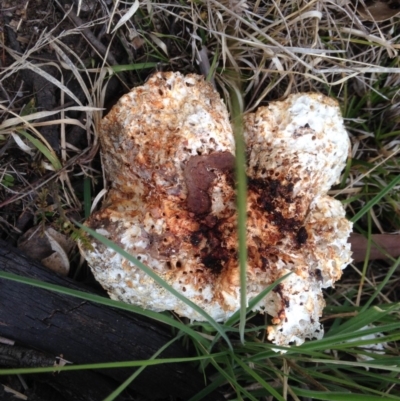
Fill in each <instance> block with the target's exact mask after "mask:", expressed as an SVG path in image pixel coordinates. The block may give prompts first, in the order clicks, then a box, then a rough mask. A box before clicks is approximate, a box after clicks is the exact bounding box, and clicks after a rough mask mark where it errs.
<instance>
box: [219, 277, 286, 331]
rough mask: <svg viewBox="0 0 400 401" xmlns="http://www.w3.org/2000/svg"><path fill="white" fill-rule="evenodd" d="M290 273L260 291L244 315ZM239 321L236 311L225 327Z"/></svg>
mask: <svg viewBox="0 0 400 401" xmlns="http://www.w3.org/2000/svg"><path fill="white" fill-rule="evenodd" d="M291 274H292V273H291V272H290V273H288V274H285V275H284V276H282V277H281V278H280V279H278V280H276V281H275V282H274V283H272V284H270V285H269V286H268V287H266V288H265V289H264V290H262V291H261V292H260V293H259V294H258V295H257V296H255V297H254V298H252V299H251V300H250V301H249V305H248V307H247V310H246V314H247V313H249V312H250V311H251V310H252V309H253V308H254V307H255V306H256V305H257V304H258V303H259V302H260V301H261V300H262V299H263V298H264V297H266V296H267V294H268V293H270V292H271V291H272V290H273V289H274V288H275V287H276V286H277V285H278V284H280V283H282V282H283V281H284V280H286V278H287V277H289V276H290V275H291ZM239 319H240V311H236V312H235V313H234V314H233V315H232V316H231V317H230V318H229V319H228V320H227V321H226V322H225V326H233V325H234V324H236V323H237V322H238V320H239Z"/></svg>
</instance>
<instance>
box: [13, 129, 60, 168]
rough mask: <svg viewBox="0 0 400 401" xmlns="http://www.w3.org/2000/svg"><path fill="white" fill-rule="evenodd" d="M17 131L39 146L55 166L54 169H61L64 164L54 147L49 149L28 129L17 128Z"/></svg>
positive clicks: (41, 151)
mask: <svg viewBox="0 0 400 401" xmlns="http://www.w3.org/2000/svg"><path fill="white" fill-rule="evenodd" d="M17 132H18V134H19V135H22V136H23V137H24V138H26V139H27V140H28V141H29V142H31V143H32V145H33V146H35V148H37V149H38V150H39V152H40V153H42V154H43V156H44V157H45V158H46V159H47V160H48V161H49V162H50V163H51V165H52V166H53V167H54V170H56V171H58V170H61V168H62V165H61V163H60V161H59V160H58V158H57V156H56V154H55V152H54V151H53V150H52V149H51V150H50V149H48V148H47V146H45V145H43V143H42V142H41V141H39V140H38V139H36V138H34V137H33V136H32V135H31V134H28V133H27V132H26V131H24V130H22V129H17Z"/></svg>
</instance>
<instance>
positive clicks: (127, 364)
mask: <svg viewBox="0 0 400 401" xmlns="http://www.w3.org/2000/svg"><path fill="white" fill-rule="evenodd" d="M225 355H226V353H225V352H218V353H215V354H211V355H200V356H191V357H186V358H162V359H147V360H141V361H122V362H121V361H119V362H105V363H88V364H82V365H65V366H54V365H53V366H48V367H36V368H12V369H0V376H5V375H18V374H21V375H22V374H35V373H51V372H55V371H73V370H87V369H121V368H138V367H141V366H144V367H147V366H156V365H163V364H167V363H186V362H198V361H202V360H204V359H209V358H211V357H212V358H218V357H221V356H225Z"/></svg>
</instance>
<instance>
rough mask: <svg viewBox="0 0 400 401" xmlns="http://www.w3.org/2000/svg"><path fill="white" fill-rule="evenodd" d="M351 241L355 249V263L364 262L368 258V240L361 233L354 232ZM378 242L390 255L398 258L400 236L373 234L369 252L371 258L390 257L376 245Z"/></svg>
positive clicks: (399, 253)
mask: <svg viewBox="0 0 400 401" xmlns="http://www.w3.org/2000/svg"><path fill="white" fill-rule="evenodd" d="M349 241H350V243H351V250H352V251H353V256H352V257H353V259H354V262H355V263H358V262H362V261H364V260H365V258H366V254H367V247H368V240H367V238H365V237H364V236H363V235H361V234H357V233H352V234H351V236H350V239H349ZM375 243H376V244H378V245H379V246H380V247H381V248H383V249H384V250H386V252H387V253H388V255H389V256H391V257H393V258H397V257H399V256H400V236H399V235H395V234H374V235H372V241H371V252H370V254H369V260H375V259H388V256H387V255H385V254H384V253H382V252H381V251H380V249H378V248H377V247H376V245H375Z"/></svg>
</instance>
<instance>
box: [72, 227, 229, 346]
mask: <svg viewBox="0 0 400 401" xmlns="http://www.w3.org/2000/svg"><path fill="white" fill-rule="evenodd" d="M76 224H77V225H78V226H79V227H80V228H82V229H83V230H84V231H86V232H87V233H88V234H90V235H91V236H92V237H94V238H95V239H97V240H98V241H100V242H101V243H102V244H103V245H105V246H107V247H108V248H111V249H112V250H114V251H115V252H116V253H118V254H119V255H121V256H122V257H124V258H125V259H127V260H128V261H129V262H131V263H133V264H134V265H136V266H137V267H139V268H140V269H141V270H143V271H144V272H145V273H146V274H147V275H148V276H149V277H151V278H152V279H153V280H154V281H155V282H156V283H157V284H159V285H160V286H161V287H163V288H165V289H166V290H167V291H169V292H170V293H171V294H173V295H175V296H176V297H177V298H178V299H179V300H181V301H182V302H184V303H185V304H186V305H188V306H190V307H191V308H193V310H195V311H196V312H197V313H199V314H200V315H201V316H203V317H204V318H205V319H206V320H207V322H208V323H209V324H210V325H211V326H212V327H213V328H214V329H215V330H216V331H217V332H218V333H219V334H220V335H221V337H222V338H223V339H224V340H225V341H226V343H227V344H228V346H229V348H230V349H232V344H231V342H230V340H229V338H228V336H227V335H226V333H225V329H224V327H223V326H222V325H220V324H219V323H217V322H216V321H215V320H214V319H213V318H212V317H211V316H210V315H209V314H208V313H207V312H206V311H205V310H203V309H202V308H200V307H199V306H198V305H196V304H195V303H194V302H192V301H190V300H189V299H188V298H186V297H185V296H184V295H182V294H181V293H180V292H178V291H177V290H175V289H174V288H172V287H171V286H170V285H169V284H168V283H166V282H165V281H164V280H163V279H162V278H161V277H160V276H158V275H157V274H156V273H154V271H153V270H151V269H150V268H149V267H147V266H146V265H145V264H143V263H142V262H140V260H138V259H136V258H135V257H134V256H132V255H131V254H129V253H128V252H126V251H125V250H123V249H122V248H121V247H119V246H118V245H116V244H114V243H113V242H112V241H110V240H109V239H107V238H106V237H104V236H103V235H100V234H99V233H97V232H96V231H94V230H92V229H90V228H88V227H86V226H84V225H82V224H79V223H76Z"/></svg>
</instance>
